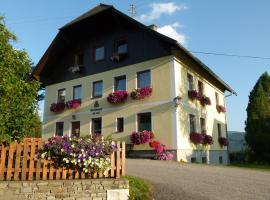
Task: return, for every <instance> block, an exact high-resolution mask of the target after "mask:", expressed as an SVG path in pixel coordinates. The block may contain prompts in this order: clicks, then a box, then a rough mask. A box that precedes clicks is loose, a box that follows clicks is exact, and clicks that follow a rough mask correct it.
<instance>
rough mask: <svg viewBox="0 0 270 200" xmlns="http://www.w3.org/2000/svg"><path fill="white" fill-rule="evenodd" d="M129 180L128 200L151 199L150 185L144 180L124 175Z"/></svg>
mask: <svg viewBox="0 0 270 200" xmlns="http://www.w3.org/2000/svg"><path fill="white" fill-rule="evenodd" d="M125 178H126V179H128V180H129V200H152V199H153V196H152V186H151V185H150V184H149V183H148V182H147V181H145V180H143V179H140V178H137V177H134V176H125Z"/></svg>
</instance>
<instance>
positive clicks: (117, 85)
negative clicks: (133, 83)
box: [114, 76, 126, 91]
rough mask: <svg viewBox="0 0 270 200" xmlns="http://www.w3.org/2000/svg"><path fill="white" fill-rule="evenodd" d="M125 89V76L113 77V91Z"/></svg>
mask: <svg viewBox="0 0 270 200" xmlns="http://www.w3.org/2000/svg"><path fill="white" fill-rule="evenodd" d="M119 90H126V76H119V77H115V78H114V91H119Z"/></svg>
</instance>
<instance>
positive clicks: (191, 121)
mask: <svg viewBox="0 0 270 200" xmlns="http://www.w3.org/2000/svg"><path fill="white" fill-rule="evenodd" d="M189 130H190V133H194V132H196V119H195V115H192V114H190V115H189Z"/></svg>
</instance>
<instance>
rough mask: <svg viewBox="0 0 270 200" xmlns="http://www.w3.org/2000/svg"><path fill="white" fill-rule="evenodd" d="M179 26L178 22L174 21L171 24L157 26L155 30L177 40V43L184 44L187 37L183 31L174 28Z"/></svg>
mask: <svg viewBox="0 0 270 200" xmlns="http://www.w3.org/2000/svg"><path fill="white" fill-rule="evenodd" d="M177 27H181V25H180V24H179V23H178V22H175V23H173V24H171V25H165V26H161V27H158V28H157V31H158V32H159V33H161V34H163V35H166V36H168V37H170V38H173V39H175V40H177V41H178V42H179V43H181V44H183V45H185V44H186V40H187V37H186V35H184V34H183V33H179V32H178V31H177V30H176V28H177Z"/></svg>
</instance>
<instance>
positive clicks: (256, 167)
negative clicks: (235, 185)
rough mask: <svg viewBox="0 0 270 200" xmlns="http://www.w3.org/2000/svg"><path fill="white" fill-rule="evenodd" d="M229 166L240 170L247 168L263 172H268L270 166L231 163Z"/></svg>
mask: <svg viewBox="0 0 270 200" xmlns="http://www.w3.org/2000/svg"><path fill="white" fill-rule="evenodd" d="M229 166H233V167H242V168H248V169H257V170H263V171H270V165H262V164H249V163H232V164H231V165H229Z"/></svg>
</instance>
